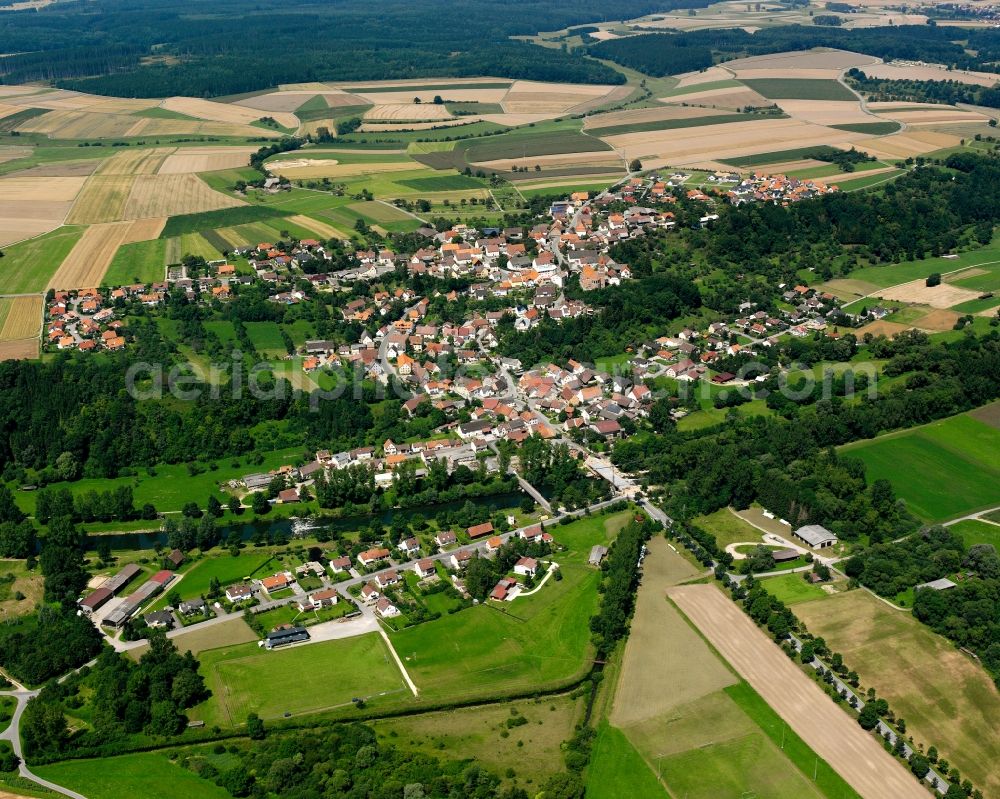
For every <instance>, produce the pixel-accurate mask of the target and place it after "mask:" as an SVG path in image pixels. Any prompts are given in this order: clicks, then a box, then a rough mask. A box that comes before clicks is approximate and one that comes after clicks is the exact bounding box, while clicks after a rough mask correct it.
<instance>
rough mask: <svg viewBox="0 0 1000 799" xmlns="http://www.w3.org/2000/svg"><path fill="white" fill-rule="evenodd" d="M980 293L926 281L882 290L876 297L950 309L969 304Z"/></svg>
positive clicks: (952, 285) (951, 284) (914, 281)
mask: <svg viewBox="0 0 1000 799" xmlns="http://www.w3.org/2000/svg"><path fill="white" fill-rule="evenodd" d="M979 294H980V292H977V291H971V290H970V289H965V288H962V287H961V286H956V285H954V284H953V283H941V284H940V285H938V286H928V285H927V281H926V280H912V281H910V282H909V283H903V284H901V285H899V286H892V287H891V288H887V289H882V290H881V291H879V292H878V293H877V294H876V296H878V297H881V298H882V299H885V300H899V301H900V302H905V303H910V304H914V305H929V306H930V307H931V308H950V307H951V306H953V305H958V304H959V303H961V302H968V301H969V300H974V299H976V298H977V297H979Z"/></svg>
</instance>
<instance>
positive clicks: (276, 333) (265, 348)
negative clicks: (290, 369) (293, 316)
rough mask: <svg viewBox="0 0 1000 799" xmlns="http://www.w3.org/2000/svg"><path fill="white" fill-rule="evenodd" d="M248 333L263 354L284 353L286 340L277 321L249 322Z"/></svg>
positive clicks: (256, 347) (255, 346)
mask: <svg viewBox="0 0 1000 799" xmlns="http://www.w3.org/2000/svg"><path fill="white" fill-rule="evenodd" d="M246 329H247V335H248V336H250V341H252V342H253V345H254V348H255V349H256V350H257V352H259V353H260V354H261V355H284V354H285V353H286V351H287V350H286V349H285V342H284V340H283V339H282V338H281V327H279V325H278V323H277V322H247V323H246Z"/></svg>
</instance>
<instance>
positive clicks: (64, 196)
mask: <svg viewBox="0 0 1000 799" xmlns="http://www.w3.org/2000/svg"><path fill="white" fill-rule="evenodd" d="M86 180H87V178H85V177H38V176H25V175H12V176H9V177H3V178H0V246H6V245H8V244H11V243H13V242H15V241H21V240H22V239H25V238H30V237H32V236H37V235H39V234H40V233H46V232H48V231H50V230H54V229H55V228H57V227H59V225H61V224H62V223H63V221H64V220H65V219H66V215H67V214H68V213H69V212H70V209H71V208H72V207H73V201H74V199H75V198H76V197H77V195H78V194H79V193H80V190H81V188H83V186H84V183H85V181H86Z"/></svg>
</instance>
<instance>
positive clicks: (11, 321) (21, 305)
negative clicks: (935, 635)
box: [0, 297, 42, 341]
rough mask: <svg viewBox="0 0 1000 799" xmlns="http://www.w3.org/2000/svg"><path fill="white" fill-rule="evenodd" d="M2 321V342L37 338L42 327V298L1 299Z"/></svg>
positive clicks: (0, 331) (0, 314) (0, 327)
mask: <svg viewBox="0 0 1000 799" xmlns="http://www.w3.org/2000/svg"><path fill="white" fill-rule="evenodd" d="M0 319H2V320H3V322H2V324H0V341H18V340H19V339H28V338H35V337H37V336H38V332H39V330H40V329H41V325H42V298H41V297H3V298H0Z"/></svg>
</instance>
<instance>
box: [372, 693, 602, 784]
mask: <svg viewBox="0 0 1000 799" xmlns="http://www.w3.org/2000/svg"><path fill="white" fill-rule="evenodd" d="M584 702H585V700H584V699H583V698H578V699H573V698H572V697H570V696H554V697H545V698H541V699H537V700H534V699H525V700H518V701H516V702H510V703H500V704H493V705H481V706H478V707H468V708H459V709H457V710H446V711H442V712H440V713H421V714H418V715H413V716H402V717H399V718H394V719H385V720H382V721H376V722H374V723H373V724H372V726H373V727H374V728H375V731H376V732H377V733H378V736H379V740H380V741H381V742H382V743H383V744H386V745H392V746H396V747H399V748H401V749H407V750H412V751H418V752H426V753H427V754H431V755H436V756H440V755H441V753H442V752H452V753H456V755H460V756H461V757H470V758H474V759H475V760H476V762H477V763H479V764H480V765H482V766H483V767H484V768H487V769H489V770H491V771H493V772H494V773H495V774H497V775H500V776H503V775H504V774H505V772H506V771H507V769H508V768H513V769H514V773H515V776H516V777H518V778H519V781H520V782H522V783H529V782H530V784H532V785H539V784H541V783H542V782H544V781H545V779H546V778H547V777H548V776H549V775H551V774H554V773H556V772H558V771H560V770H562V767H563V759H562V751H561V745H562V743H563V742H564V741H566V740H567V739H569V738H571V737H572V735H573V725H574V724H575V723H576V722H577V721H579V720H580V718H581V717H582V715H583V711H584ZM515 712H516V713H517V715H519V716H523V717H524V718H525V719H527V720H528V723H527V724H525V725H522V726H519V727H515V728H513V729H511V730H509V733H510V734H509V735H508V736H506V737H504V736H503V735H502V733H504V732H508V728H507V720H508V719H510V718H512V717H513V714H514V713H515ZM589 790H590V789H589V788H588V791H589Z"/></svg>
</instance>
